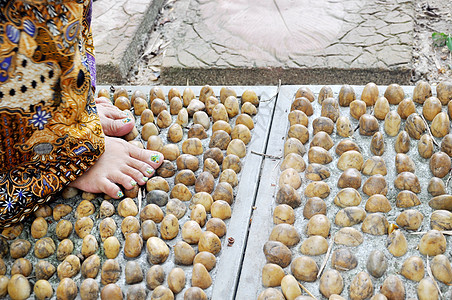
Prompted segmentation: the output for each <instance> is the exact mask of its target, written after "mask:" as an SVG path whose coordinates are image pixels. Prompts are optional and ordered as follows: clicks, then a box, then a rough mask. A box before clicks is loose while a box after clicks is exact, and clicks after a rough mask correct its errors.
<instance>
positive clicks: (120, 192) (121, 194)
mask: <svg viewBox="0 0 452 300" xmlns="http://www.w3.org/2000/svg"><path fill="white" fill-rule="evenodd" d="M116 196H118V198H122V197H124V194H123V192H122V191H118V192H117V193H116Z"/></svg>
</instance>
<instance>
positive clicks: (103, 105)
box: [94, 97, 135, 137]
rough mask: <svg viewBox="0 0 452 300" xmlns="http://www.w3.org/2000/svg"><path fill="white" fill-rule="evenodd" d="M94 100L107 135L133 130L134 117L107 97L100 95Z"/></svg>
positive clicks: (119, 134)
mask: <svg viewBox="0 0 452 300" xmlns="http://www.w3.org/2000/svg"><path fill="white" fill-rule="evenodd" d="M94 100H95V102H96V107H97V113H98V114H99V119H100V124H101V125H102V129H103V130H104V133H105V135H108V136H118V137H119V136H125V135H126V134H128V133H129V132H130V131H132V129H133V127H134V126H135V120H134V118H132V117H130V116H129V115H128V114H127V113H126V112H124V111H121V110H120V109H119V108H117V107H116V106H114V105H113V104H111V102H110V100H108V99H107V98H104V97H100V98H96V99H94Z"/></svg>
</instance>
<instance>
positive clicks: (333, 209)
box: [236, 86, 452, 299]
mask: <svg viewBox="0 0 452 300" xmlns="http://www.w3.org/2000/svg"><path fill="white" fill-rule="evenodd" d="M299 87H301V86H282V88H281V90H280V93H279V96H278V99H277V104H276V107H275V112H274V115H275V118H276V116H278V118H279V121H278V122H274V125H272V128H271V132H270V137H269V142H268V145H269V146H268V148H267V150H266V154H268V155H272V156H283V153H284V152H283V151H284V141H285V138H286V135H287V131H288V128H289V122H288V118H287V116H288V113H289V112H290V105H291V103H292V101H293V100H294V95H295V93H296V91H297V89H298V88H299ZM308 87H309V88H310V89H311V90H312V91H313V92H314V94H315V95H316V99H317V96H318V93H319V91H320V89H321V86H308ZM331 88H332V90H333V92H334V97H337V96H338V94H339V90H340V88H341V87H340V86H331ZM353 88H354V90H355V93H356V98H357V99H359V98H360V95H361V93H362V89H363V86H353ZM403 88H404V91H405V97H408V98H409V97H411V95H412V93H413V86H404V87H403ZM385 89H386V87H385V86H379V92H380V95H382V94H383V93H384V91H385ZM312 106H313V108H314V114H313V115H312V116H310V117H309V125H308V130H309V133H310V140H309V141H308V142H307V143H306V144H305V146H306V149H309V143H310V141H312V136H313V135H312V130H313V129H312V122H313V120H314V119H315V118H317V117H319V116H320V111H321V107H320V105H319V103H318V102H317V100H316V101H314V102H313V103H312ZM394 109H396V106H394V105H391V110H394ZM416 109H417V112H418V113H422V106H420V105H417V107H416ZM443 111H447V108H446V107H443ZM341 115H343V116H349V108H348V107H341ZM350 120H351V123H352V127H353V128H356V127H357V125H358V121H357V120H355V119H353V118H351V117H350ZM379 125H380V132H381V133H383V136H384V139H385V153H384V154H383V156H382V157H383V158H384V160H385V162H386V167H387V170H388V174H387V175H386V176H385V179H386V182H387V184H388V194H387V199H388V200H389V202H390V203H391V206H392V210H391V211H389V212H388V213H385V217H386V218H387V220H388V222H389V223H392V224H395V223H396V218H397V216H398V215H399V214H400V213H401V212H402V211H404V210H406V209H407V208H400V207H396V205H395V199H396V197H397V193H398V192H399V190H397V189H396V188H395V186H394V184H393V181H394V178H395V176H396V171H395V167H394V157H395V155H396V153H395V150H394V140H395V137H390V136H388V135H386V134H385V131H384V121H380V122H379ZM403 128H404V121H403V122H402V125H401V128H400V130H403ZM330 136H331V138H332V139H333V141H334V143H335V145H337V143H338V142H339V141H340V140H342V139H344V138H342V137H340V136H338V135H337V134H336V130H335V131H334V132H333V133H332V134H331V135H330ZM351 139H352V140H353V141H355V142H356V143H357V144H358V145H359V147H360V149H361V152H362V154H363V157H364V160H366V159H367V158H369V157H371V156H373V154H372V153H371V152H370V149H369V148H370V147H369V146H370V140H371V137H366V136H362V135H360V134H359V132H358V131H356V132H355V133H354V135H353V136H352V137H351ZM435 140H436V141H437V142H438V143H440V142H441V139H439V138H435ZM417 143H418V141H417V140H415V139H411V147H410V151H409V152H408V153H407V154H408V155H409V156H410V157H411V158H412V159H413V161H414V162H415V163H416V170H415V174H416V175H417V176H418V178H419V181H420V184H421V189H422V190H421V193H419V194H418V197H419V199H421V202H422V203H421V204H420V205H419V206H416V207H412V209H415V210H417V211H419V212H421V213H422V214H423V216H424V218H423V221H422V224H421V226H420V228H419V229H418V230H417V231H419V232H425V231H428V230H430V228H431V227H430V215H431V213H432V211H433V210H432V208H430V207H429V206H428V204H427V203H428V200H430V199H431V195H430V194H429V193H428V192H427V186H428V182H429V180H430V178H431V173H430V170H429V160H428V159H424V158H421V157H420V155H419V154H418V151H417ZM334 149H335V147H333V148H332V149H331V150H330V151H329V152H330V154H331V155H332V157H333V161H332V162H331V163H329V164H328V165H327V167H328V170H329V171H330V173H331V176H330V177H329V178H327V179H325V180H324V181H325V182H326V183H327V184H328V186H329V187H330V189H331V191H330V194H329V196H327V197H326V198H325V199H324V201H325V203H326V205H327V212H326V215H327V217H328V219H329V220H330V222H331V229H330V234H329V236H328V237H327V241H328V243H329V244H331V240H332V238H333V237H334V235H335V233H337V231H338V230H339V229H340V228H341V227H340V226H338V225H337V224H335V216H336V214H337V212H338V211H339V210H340V208H339V207H338V206H336V205H335V204H334V203H333V199H334V197H335V196H336V194H337V192H338V191H339V190H340V189H339V188H338V186H337V179H338V178H339V176H340V175H341V174H342V171H340V170H339V169H338V168H337V167H336V165H337V161H338V158H339V157H338V156H337V155H336V154H335V153H334ZM303 158H304V160H305V162H306V163H307V164H308V155H307V153H306V154H305V155H304V157H303ZM280 163H281V161H280V160H276V159H272V158H265V161H264V164H263V170H262V174H263V175H262V176H261V182H260V184H259V189H258V194H257V197H256V203H255V206H256V209H255V210H254V211H253V215H252V220H253V222H252V224H251V227H250V233H249V238H248V243H247V247H246V251H245V258H244V261H243V268H242V272H241V274H240V279H239V286H238V290H237V294H236V299H256V298H257V296H258V295H259V293H261V292H262V291H263V290H264V289H265V288H266V287H264V286H263V285H262V268H263V267H264V265H265V264H266V259H265V256H264V252H263V246H264V244H265V242H267V240H268V238H269V236H270V233H271V231H272V229H273V227H274V226H275V225H274V224H273V211H274V209H275V207H276V206H277V205H278V204H277V203H276V201H275V199H276V193H277V192H278V179H279V174H280V173H281V172H280V170H279V167H280ZM299 174H300V176H301V178H302V185H301V187H300V188H299V189H298V190H297V191H298V193H299V194H300V195H301V199H302V204H301V206H300V207H298V208H295V209H294V211H295V223H294V227H295V229H296V231H297V232H298V234H299V236H300V238H301V239H300V242H299V243H297V244H296V245H294V246H293V247H290V250H291V253H292V261H293V260H294V259H296V258H298V257H301V256H303V255H302V253H301V252H300V245H301V244H302V243H303V241H305V240H306V239H307V237H308V235H307V233H306V225H307V223H308V220H307V219H306V218H304V216H303V207H304V205H305V203H306V200H307V197H306V196H305V195H304V190H305V188H306V186H307V185H308V184H309V183H310V182H311V181H310V180H308V179H307V178H305V176H304V172H302V173H299ZM367 178H368V177H367V176H364V175H363V178H362V183H364V182H365V181H366V179H367ZM358 191H359V192H360V194H361V195H362V203H361V204H360V205H359V206H360V207H362V208H364V207H365V203H366V201H367V199H368V196H367V195H365V194H364V193H363V192H362V189H361V188H360V189H359V190H358ZM352 227H354V228H355V229H357V230H358V231H361V224H356V225H353V226H352ZM401 230H402V232H403V234H404V235H405V237H406V239H407V241H408V251H407V253H406V254H405V255H403V256H401V257H394V256H393V255H392V254H390V253H389V251H388V249H387V235H382V236H374V235H370V234H363V236H364V239H363V240H364V242H363V243H362V244H361V245H359V246H357V247H348V248H349V249H350V250H351V251H352V252H353V254H354V255H355V256H356V259H357V263H358V264H357V267H356V268H354V269H352V270H341V271H340V274H341V276H342V277H343V282H344V289H343V291H342V292H341V296H342V297H344V298H345V299H350V297H349V288H350V284H351V283H352V281H353V279H354V278H355V276H356V274H357V273H358V272H360V271H365V272H366V262H367V258H368V256H369V254H370V252H371V251H373V250H375V249H378V250H380V251H382V252H383V253H384V255H385V257H386V259H387V260H388V266H389V267H388V269H387V271H386V273H385V275H383V276H382V277H381V278H375V277H371V279H372V284H373V288H374V292H373V294H375V293H377V292H379V290H380V287H381V286H382V284H383V281H384V279H386V278H387V276H389V275H397V276H398V277H399V278H400V279H401V280H402V281H403V284H404V287H405V291H406V298H407V299H408V298H417V292H416V288H417V285H418V283H417V282H414V281H411V280H408V279H406V278H405V277H403V276H402V275H400V270H401V267H402V263H403V262H404V261H405V260H406V259H407V258H408V257H410V256H413V255H415V256H419V257H421V259H422V260H423V261H424V265H427V262H426V259H427V258H426V257H425V256H423V255H421V254H420V253H419V251H418V248H417V245H418V243H419V241H420V239H421V237H422V235H415V234H412V232H411V231H409V230H405V229H401ZM446 240H447V243H448V245H450V243H451V242H452V237H451V236H446ZM344 247H345V246H343V245H338V244H335V245H334V246H333V248H332V252H331V253H333V252H334V250H336V249H339V248H344ZM451 251H452V248H451V247H450V246H448V248H447V250H446V253H445V255H446V256H448V257H450V255H451V254H452V252H451ZM325 256H326V255H325V254H322V255H318V256H309V257H310V258H312V259H313V260H314V261H315V262H316V263H317V265H318V267H319V268H320V266H321V264H322V262H323V261H324V259H325ZM428 259H429V260H430V262H431V258H428ZM331 265H332V264H331V256H329V259H328V262H327V264H326V267H325V269H324V271H323V272H325V271H326V270H328V269H331V268H332V266H331ZM284 272H285V273H286V274H293V272H292V271H291V266H290V265H289V266H288V267H286V268H284ZM426 276H427V275H426ZM301 283H302V284H303V285H304V286H305V287H306V288H307V289H308V290H309V291H310V292H311V293H312V294H313V295H314V296H315V297H316V298H317V299H326V298H324V297H323V296H322V295H321V294H320V291H319V279H317V280H316V281H315V282H301ZM276 288H277V289H279V290H281V289H280V287H276ZM439 288H440V289H441V292H442V293H443V295H444V299H449V298H450V297H451V296H452V290H451V289H450V287H448V286H447V285H445V284H443V283H439ZM302 294H303V295H306V293H305V292H302Z"/></svg>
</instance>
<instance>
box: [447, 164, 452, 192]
mask: <svg viewBox="0 0 452 300" xmlns="http://www.w3.org/2000/svg"><path fill="white" fill-rule="evenodd" d="M451 178H452V168H451V169H450V170H449V178H447V181H446V189H448V188H449V182H450V179H451Z"/></svg>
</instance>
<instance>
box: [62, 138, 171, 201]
mask: <svg viewBox="0 0 452 300" xmlns="http://www.w3.org/2000/svg"><path fill="white" fill-rule="evenodd" d="M162 162H163V155H162V154H161V153H159V152H155V151H150V150H145V149H140V148H138V147H135V146H133V145H132V144H130V143H127V142H126V141H124V140H122V139H119V138H114V137H108V136H107V137H105V152H104V154H102V156H101V157H100V158H99V160H98V161H97V162H96V163H95V164H94V165H93V166H92V167H91V168H90V169H89V170H88V171H87V172H86V173H85V174H83V175H82V176H81V177H79V178H78V179H77V180H75V181H73V182H71V183H70V184H69V185H70V186H72V187H76V188H78V189H80V190H82V191H85V192H90V193H105V194H107V195H108V196H110V197H112V198H115V199H118V198H121V197H122V196H123V194H122V191H121V189H120V187H119V186H118V185H122V186H123V187H124V189H126V190H130V189H132V188H133V187H134V186H135V185H137V184H139V185H143V184H145V183H146V181H147V180H148V179H149V177H151V176H152V175H154V172H155V169H157V168H158V167H159V166H160V165H161V164H162Z"/></svg>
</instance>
